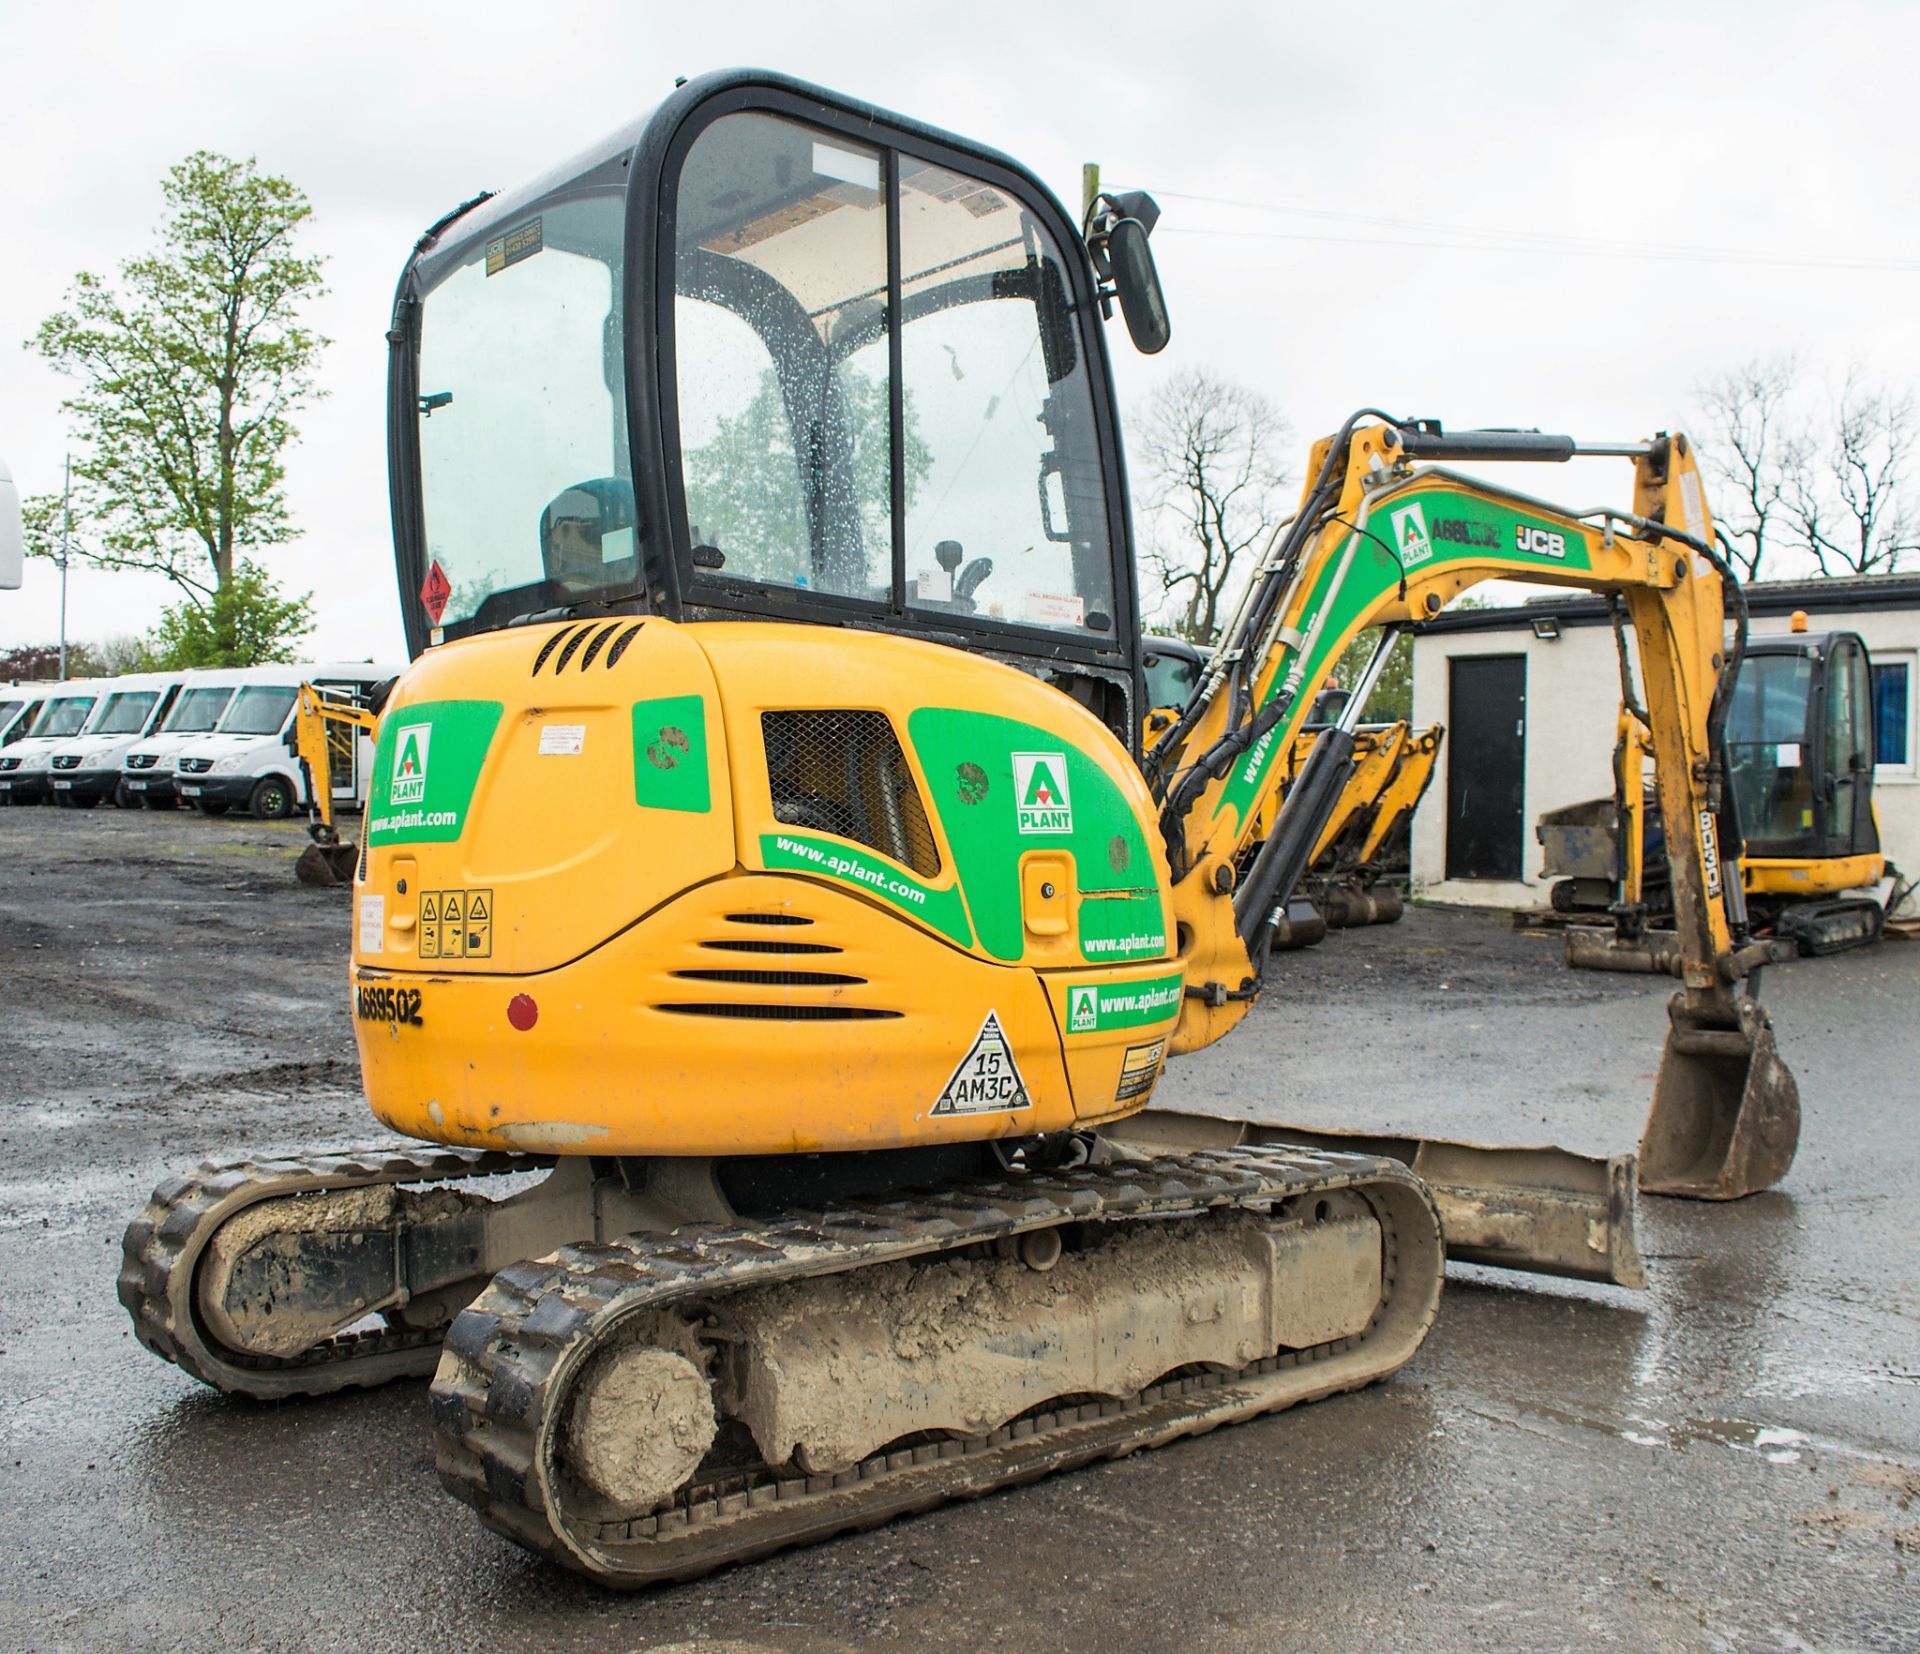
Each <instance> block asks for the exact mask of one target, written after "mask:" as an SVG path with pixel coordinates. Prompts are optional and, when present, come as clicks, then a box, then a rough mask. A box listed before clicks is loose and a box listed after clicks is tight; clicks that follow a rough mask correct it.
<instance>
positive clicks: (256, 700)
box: [220, 683, 300, 735]
mask: <svg viewBox="0 0 1920 1654" xmlns="http://www.w3.org/2000/svg"><path fill="white" fill-rule="evenodd" d="M299 693H300V692H299V690H297V689H295V688H293V687H292V686H291V685H284V686H283V685H281V684H277V683H276V684H259V685H256V686H255V687H253V688H251V689H243V690H241V691H240V693H239V694H237V695H236V696H234V698H233V705H232V706H230V707H229V708H228V709H227V715H226V716H225V717H224V718H222V719H221V720H220V733H221V734H222V735H278V734H279V733H280V727H281V725H283V724H284V723H285V722H286V721H287V714H288V713H289V712H291V711H292V710H293V702H294V697H295V696H296V695H298V694H299Z"/></svg>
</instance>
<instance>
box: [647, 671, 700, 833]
mask: <svg viewBox="0 0 1920 1654" xmlns="http://www.w3.org/2000/svg"><path fill="white" fill-rule="evenodd" d="M707 763H708V753H707V705H706V702H705V701H703V700H702V699H701V698H700V697H699V696H698V695H663V696H661V697H660V698H659V699H658V700H653V701H636V702H634V706H633V801H634V803H636V804H644V805H645V806H646V807H647V808H648V809H650V810H688V811H692V812H693V813H694V814H696V815H698V814H704V813H705V812H706V811H708V810H710V809H712V808H713V798H712V794H711V790H710V789H709V787H708V785H707Z"/></svg>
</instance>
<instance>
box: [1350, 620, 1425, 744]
mask: <svg viewBox="0 0 1920 1654" xmlns="http://www.w3.org/2000/svg"><path fill="white" fill-rule="evenodd" d="M1379 642H1380V629H1379V628H1378V627H1377V626H1369V627H1368V628H1367V629H1366V630H1365V631H1364V632H1362V633H1361V634H1360V635H1359V636H1358V637H1356V638H1355V639H1354V640H1353V641H1352V642H1351V643H1349V644H1348V645H1347V646H1346V648H1345V649H1343V650H1342V651H1341V652H1340V659H1339V661H1338V662H1337V663H1336V664H1335V665H1334V669H1333V677H1332V680H1331V681H1332V682H1333V683H1337V684H1339V685H1340V687H1341V688H1342V689H1351V688H1352V687H1353V686H1354V685H1355V684H1357V683H1359V681H1360V676H1361V674H1362V673H1363V672H1365V671H1366V669H1367V662H1368V661H1370V660H1372V659H1373V651H1374V649H1375V648H1376V647H1377V646H1378V644H1379ZM1412 716H1413V634H1412V633H1411V632H1402V633H1401V634H1400V636H1399V637H1398V638H1396V639H1395V640H1394V645H1393V648H1392V649H1391V650H1390V651H1389V652H1388V654H1387V664H1386V665H1385V666H1383V667H1382V668H1381V669H1380V677H1379V680H1378V681H1377V682H1376V683H1375V684H1374V686H1373V693H1372V694H1371V695H1370V696H1368V697H1367V704H1366V705H1365V706H1364V707H1362V708H1361V709H1360V721H1361V722H1362V723H1368V724H1391V723H1395V722H1397V721H1398V720H1400V719H1402V718H1411V717H1412Z"/></svg>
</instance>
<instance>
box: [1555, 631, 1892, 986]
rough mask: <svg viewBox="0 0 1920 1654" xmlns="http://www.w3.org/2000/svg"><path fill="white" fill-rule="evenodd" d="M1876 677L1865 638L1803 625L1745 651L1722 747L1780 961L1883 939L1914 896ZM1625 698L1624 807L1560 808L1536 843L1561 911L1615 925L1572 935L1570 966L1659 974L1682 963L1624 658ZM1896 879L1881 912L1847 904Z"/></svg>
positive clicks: (1753, 879) (1610, 803)
mask: <svg viewBox="0 0 1920 1654" xmlns="http://www.w3.org/2000/svg"><path fill="white" fill-rule="evenodd" d="M1621 641H1622V647H1623V649H1624V638H1623V639H1622V640H1621ZM1868 666H1869V661H1868V656H1867V648H1866V645H1865V643H1863V642H1862V641H1861V639H1860V637H1859V635H1858V634H1857V633H1854V632H1821V633H1809V632H1808V631H1807V630H1806V626H1805V616H1804V615H1796V616H1795V625H1794V629H1793V630H1791V631H1789V632H1786V633H1783V634H1780V635H1776V636H1771V637H1763V638H1755V639H1754V640H1752V641H1751V642H1750V643H1749V644H1748V646H1747V649H1746V652H1745V655H1744V658H1743V660H1742V662H1741V666H1740V673H1739V677H1738V681H1737V682H1736V683H1735V685H1734V691H1733V698H1732V703H1731V706H1730V708H1729V711H1728V716H1727V726H1726V735H1725V742H1726V753H1727V771H1728V777H1729V781H1730V785H1731V788H1732V798H1733V802H1734V804H1735V806H1736V807H1737V808H1736V810H1735V812H1734V814H1735V817H1736V819H1737V822H1738V827H1739V832H1740V836H1741V839H1742V841H1743V843H1744V846H1745V851H1746V854H1745V855H1744V857H1743V859H1742V861H1741V877H1742V883H1743V885H1744V887H1745V893H1746V898H1747V905H1748V908H1749V911H1750V914H1751V918H1752V924H1753V928H1754V929H1755V931H1756V932H1758V933H1761V934H1770V935H1771V936H1772V938H1773V939H1774V941H1775V944H1776V953H1777V955H1778V956H1779V957H1781V958H1791V957H1792V956H1793V955H1794V954H1796V953H1799V954H1809V955H1817V954H1828V953H1839V952H1843V951H1845V950H1846V949H1848V948H1856V947H1863V946H1865V945H1867V944H1868V943H1871V942H1874V941H1877V940H1878V939H1879V937H1880V932H1881V927H1882V924H1883V922H1884V920H1885V918H1886V916H1887V914H1888V913H1890V912H1891V911H1892V910H1893V909H1894V908H1895V907H1897V906H1898V905H1899V903H1900V901H1901V900H1902V898H1903V895H1904V892H1905V890H1906V889H1907V888H1908V887H1906V886H1903V885H1902V883H1901V879H1900V875H1899V873H1898V871H1897V870H1896V869H1895V868H1893V867H1892V865H1891V864H1890V863H1889V862H1888V861H1887V859H1886V857H1885V855H1884V854H1883V853H1882V851H1881V848H1880V831H1879V818H1878V815H1877V812H1876V808H1875V805H1874V801H1873V714H1872V706H1873V701H1872V693H1871V681H1870V679H1869V676H1868ZM1622 687H1623V690H1624V693H1625V698H1624V700H1623V703H1622V705H1621V709H1620V721H1619V733H1618V737H1617V739H1616V741H1615V745H1614V758H1613V774H1614V787H1613V796H1612V797H1611V798H1606V799H1594V800H1590V801H1588V802H1585V803H1581V804H1572V805H1567V806H1565V807H1563V808H1561V809H1559V810H1554V811H1550V812H1548V813H1547V814H1546V815H1543V816H1542V817H1541V818H1540V823H1539V826H1538V827H1537V828H1536V833H1537V835H1538V837H1539V839H1540V843H1541V845H1542V847H1543V849H1544V850H1545V852H1546V865H1545V873H1546V876H1547V877H1550V878H1556V879H1557V882H1556V883H1555V884H1554V885H1553V887H1552V892H1551V894H1552V900H1553V905H1554V907H1555V909H1556V910H1558V911H1560V912H1563V913H1579V912H1582V911H1589V912H1606V913H1609V914H1611V916H1612V918H1613V925H1612V928H1611V930H1601V929H1598V928H1587V927H1579V926H1576V927H1574V928H1573V929H1570V930H1569V931H1568V933H1567V962H1568V963H1569V964H1571V965H1576V966H1582V967H1586V968H1588V969H1595V970H1640V971H1650V972H1654V973H1656V974H1657V973H1662V972H1666V971H1670V970H1671V969H1672V968H1673V967H1674V965H1675V964H1676V963H1677V960H1678V957H1679V955H1678V949H1677V948H1676V947H1675V946H1674V944H1673V942H1672V939H1671V937H1670V936H1669V935H1668V933H1667V931H1666V928H1665V927H1666V924H1667V920H1668V915H1669V912H1670V907H1671V903H1670V900H1669V896H1668V890H1667V883H1666V869H1665V866H1664V864H1663V861H1662V858H1661V856H1660V854H1659V846H1660V836H1661V832H1662V818H1661V813H1660V807H1659V803H1658V801H1657V800H1655V799H1652V798H1649V796H1648V792H1649V789H1648V784H1647V774H1646V770H1647V765H1648V764H1649V763H1650V762H1651V760H1652V756H1653V753H1652V736H1651V733H1650V732H1649V730H1648V728H1647V721H1646V714H1645V712H1644V711H1643V710H1642V709H1641V708H1640V707H1639V705H1638V704H1637V703H1636V701H1635V698H1634V695H1633V684H1632V676H1631V672H1630V670H1629V669H1628V668H1627V666H1626V664H1625V660H1624V656H1623V662H1622ZM1889 878H1890V879H1891V880H1892V887H1891V890H1890V892H1889V894H1888V897H1887V899H1886V901H1885V902H1884V903H1883V902H1881V901H1880V900H1878V899H1876V898H1874V897H1871V896H1866V895H1860V894H1853V895H1849V894H1848V892H1860V891H1864V890H1867V889H1869V888H1871V887H1873V886H1876V885H1878V884H1880V883H1881V881H1882V880H1884V879H1889Z"/></svg>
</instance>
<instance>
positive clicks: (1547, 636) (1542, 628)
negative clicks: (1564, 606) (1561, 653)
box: [1533, 615, 1560, 643]
mask: <svg viewBox="0 0 1920 1654" xmlns="http://www.w3.org/2000/svg"><path fill="white" fill-rule="evenodd" d="M1533 635H1534V636H1535V637H1537V638H1539V639H1540V641H1541V642H1542V643H1551V642H1553V641H1554V639H1555V638H1557V637H1559V635H1560V622H1559V621H1557V620H1555V619H1554V618H1553V617H1552V616H1551V615H1548V616H1546V617H1544V618H1542V619H1540V620H1536V621H1535V622H1534V623H1533Z"/></svg>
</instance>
